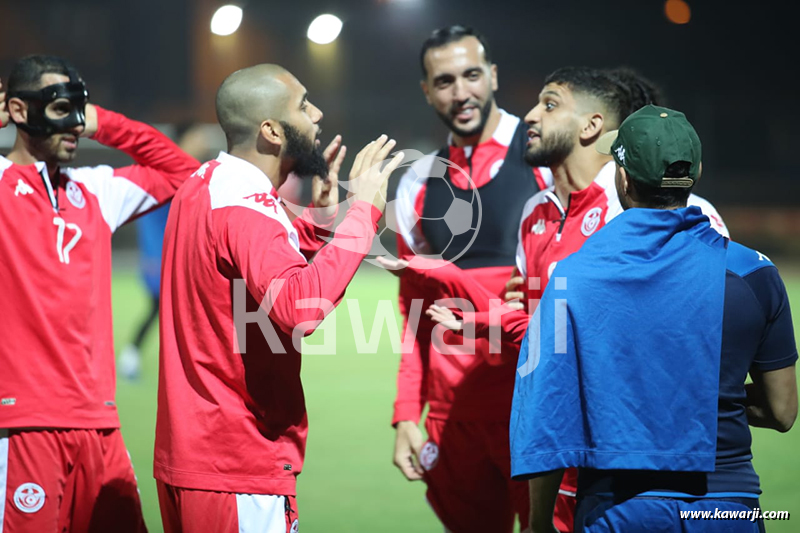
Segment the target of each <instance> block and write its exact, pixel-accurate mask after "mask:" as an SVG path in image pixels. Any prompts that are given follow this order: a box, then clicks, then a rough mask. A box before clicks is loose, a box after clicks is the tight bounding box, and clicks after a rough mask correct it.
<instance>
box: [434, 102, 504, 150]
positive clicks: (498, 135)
mask: <svg viewBox="0 0 800 533" xmlns="http://www.w3.org/2000/svg"><path fill="white" fill-rule="evenodd" d="M499 111H500V122H499V123H498V124H497V128H495V130H494V133H493V134H492V139H494V140H495V141H496V142H498V143H500V144H502V145H503V146H508V145H509V144H511V141H512V140H513V139H514V132H515V131H516V130H517V126H518V125H519V117H515V116H514V115H512V114H510V113H507V112H506V111H505V110H504V109H499ZM447 144H448V146H452V145H453V134H452V133H449V134H448V135H447ZM472 149H473V147H472V146H465V147H464V153H465V154H466V155H467V157H469V156H470V154H471V153H472Z"/></svg>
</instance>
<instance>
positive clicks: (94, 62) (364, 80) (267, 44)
mask: <svg viewBox="0 0 800 533" xmlns="http://www.w3.org/2000/svg"><path fill="white" fill-rule="evenodd" d="M221 3H222V2H220V3H219V4H218V3H216V2H213V1H211V0H138V1H137V2H128V1H125V2H123V1H117V0H107V1H101V0H70V1H63V0H59V1H52V0H29V1H26V2H21V1H18V0H0V5H2V8H3V13H4V19H5V24H4V31H3V32H2V33H1V34H0V77H5V76H7V73H8V71H9V70H10V68H11V65H12V64H13V61H14V60H15V59H16V58H18V57H20V56H22V55H24V54H27V53H34V52H47V53H55V54H59V55H62V56H64V57H67V58H69V59H71V60H72V61H73V62H74V63H75V64H76V66H77V67H78V69H79V70H80V71H81V72H82V74H83V76H84V78H85V79H86V80H87V82H88V84H89V88H90V91H91V93H92V98H93V100H94V101H96V102H99V103H101V104H103V105H105V106H106V107H110V108H114V109H117V110H119V111H122V112H124V113H126V114H129V115H130V116H132V117H134V118H139V119H143V120H147V121H153V122H167V121H176V120H183V119H187V118H193V119H202V120H207V121H213V117H214V115H213V109H212V108H211V104H210V102H212V100H211V98H212V97H213V88H215V87H216V85H217V84H218V83H219V81H221V79H222V78H224V76H225V75H227V74H229V73H230V71H232V70H234V69H235V68H239V67H241V66H245V65H246V64H248V63H243V64H236V61H227V62H220V61H216V62H215V61H214V60H213V58H210V57H208V56H207V55H206V54H208V53H209V48H208V46H205V47H200V46H197V43H198V42H203V41H202V40H204V39H210V34H209V32H208V20H209V17H210V14H209V13H210V12H213V9H214V8H216V7H217V5H220V4H221ZM688 3H689V5H690V6H691V8H692V20H691V22H690V23H689V24H687V25H684V26H678V25H674V24H671V23H669V22H668V21H667V20H666V18H665V16H664V12H663V2H662V1H660V0H652V1H651V0H610V1H606V2H603V1H574V0H566V1H559V2H555V1H548V2H544V1H538V0H530V1H527V2H522V1H508V2H498V1H495V2H464V1H461V2H459V1H454V0H363V1H355V0H311V1H303V2H286V1H285V0H284V1H283V2H272V1H263V0H250V1H249V2H243V3H239V5H241V6H242V7H243V8H244V10H245V15H244V17H245V20H244V22H243V24H242V29H241V30H240V32H241V34H243V35H244V36H246V37H247V41H246V42H242V43H240V46H241V48H240V49H241V50H242V52H241V53H240V54H239V55H237V58H238V61H239V62H243V61H248V62H250V63H257V62H266V61H269V62H277V63H280V64H282V65H284V66H286V67H287V68H288V69H289V70H291V71H292V72H293V73H295V75H296V76H297V77H298V78H299V79H300V80H301V81H302V82H303V83H304V84H305V85H306V87H307V88H308V89H309V93H310V97H311V99H312V101H314V102H315V103H316V104H317V105H318V106H319V107H320V108H322V109H323V111H324V112H325V115H326V118H325V120H324V121H323V129H324V130H325V135H324V136H325V137H326V138H327V137H328V135H329V134H330V135H333V133H335V132H342V133H343V134H344V135H345V138H346V141H347V143H348V144H349V145H351V146H352V147H353V148H355V147H356V146H357V145H359V144H363V143H364V142H366V141H368V140H369V139H371V138H373V137H375V136H377V135H378V134H379V133H381V132H386V133H389V134H390V135H392V136H394V137H396V138H397V139H398V141H399V146H401V147H411V148H418V149H422V150H424V149H429V148H433V147H436V146H438V145H440V144H441V143H442V141H443V139H444V135H445V133H446V132H445V130H444V127H443V126H442V125H441V124H440V123H439V121H438V119H437V118H436V116H435V115H434V114H433V112H432V111H431V110H430V109H429V108H428V106H427V105H426V104H425V101H424V99H423V97H422V94H421V91H420V89H419V77H420V72H419V65H418V53H419V46H420V44H421V43H422V41H423V40H424V39H425V37H426V36H427V35H428V34H429V33H430V32H431V30H433V29H434V28H437V27H439V26H443V25H448V24H453V23H460V24H464V25H472V26H474V27H476V28H477V29H479V30H480V31H482V32H483V33H484V34H485V35H486V36H487V37H488V39H489V42H490V43H491V46H492V53H493V59H494V61H495V62H496V63H497V64H498V67H499V76H500V90H499V91H498V93H497V100H498V103H499V104H500V105H501V106H502V107H504V108H505V109H507V110H508V111H510V112H513V113H515V114H519V115H524V113H525V112H526V111H527V110H528V109H529V108H530V107H531V106H532V105H533V104H534V103H535V101H536V97H537V94H538V92H539V90H540V89H541V86H542V80H543V79H544V77H545V76H546V75H547V74H548V73H549V72H550V71H552V70H554V69H556V68H558V67H561V66H566V65H578V64H584V65H590V66H617V65H628V66H631V67H634V68H636V69H637V70H639V71H640V72H642V73H643V74H644V75H646V76H648V77H649V78H651V79H652V80H653V81H655V82H656V83H658V84H659V85H660V86H661V88H662V89H663V92H664V94H665V96H666V103H667V104H668V105H669V106H670V107H674V108H677V109H680V110H682V111H684V112H685V113H686V114H687V115H688V117H689V119H690V120H691V121H692V122H693V123H694V125H695V127H696V128H697V130H698V132H699V134H700V137H701V139H702V140H703V145H704V169H705V173H704V180H703V181H702V182H701V183H700V185H699V192H700V193H701V194H704V195H706V196H709V197H711V198H713V200H714V201H715V203H717V204H735V205H742V204H752V203H756V204H759V205H784V206H796V205H798V203H800V201H799V200H800V178H798V174H799V173H798V170H800V165H798V163H797V159H796V158H795V157H794V155H795V151H796V150H797V147H798V145H800V134H798V127H797V124H798V122H800V121H799V120H798V119H800V113H798V112H797V110H796V108H795V107H793V106H792V105H791V104H793V103H794V97H795V96H796V94H797V88H796V87H797V86H796V83H795V82H796V79H797V77H798V76H797V74H796V71H797V68H798V67H797V65H798V60H799V59H800V54H798V49H799V48H800V46H798V45H797V44H796V30H795V28H794V23H793V19H792V18H791V17H789V16H788V14H787V9H788V8H786V7H781V6H780V4H779V3H778V2H749V3H748V2H741V1H737V2H721V1H717V0H705V1H699V0H688ZM323 12H331V13H334V14H336V15H338V16H339V17H341V18H342V19H343V20H344V23H345V25H344V29H343V32H342V35H341V37H340V39H339V40H338V41H337V43H336V44H335V46H336V50H335V53H334V54H332V57H331V58H330V59H321V58H319V57H316V56H315V55H314V54H313V53H312V50H311V47H310V46H309V43H308V41H307V40H306V38H305V30H306V28H307V25H308V23H309V22H310V21H311V20H312V19H313V18H314V17H315V16H316V15H317V14H320V13H323ZM217 39H218V40H219V39H224V38H217ZM209 65H212V66H209Z"/></svg>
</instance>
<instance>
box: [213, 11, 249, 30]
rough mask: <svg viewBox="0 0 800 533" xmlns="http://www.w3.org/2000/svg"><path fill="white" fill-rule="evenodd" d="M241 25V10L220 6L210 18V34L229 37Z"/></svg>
mask: <svg viewBox="0 0 800 533" xmlns="http://www.w3.org/2000/svg"><path fill="white" fill-rule="evenodd" d="M241 23H242V8H241V7H239V6H234V5H227V6H222V7H221V8H219V9H217V11H216V13H214V16H213V17H211V32H212V33H214V34H216V35H230V34H232V33H233V32H235V31H236V30H238V29H239V24H241Z"/></svg>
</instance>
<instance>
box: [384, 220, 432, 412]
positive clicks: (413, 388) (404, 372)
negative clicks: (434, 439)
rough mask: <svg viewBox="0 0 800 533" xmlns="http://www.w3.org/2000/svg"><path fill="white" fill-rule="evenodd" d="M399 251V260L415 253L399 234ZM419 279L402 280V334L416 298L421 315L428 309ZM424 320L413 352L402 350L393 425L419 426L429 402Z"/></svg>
mask: <svg viewBox="0 0 800 533" xmlns="http://www.w3.org/2000/svg"><path fill="white" fill-rule="evenodd" d="M397 251H398V255H399V256H400V257H403V256H405V255H409V254H412V252H411V249H410V248H409V247H408V245H407V244H406V242H405V240H404V239H403V237H402V236H400V235H398V239H397ZM419 281H420V279H419V278H414V277H411V276H402V277H401V278H400V297H399V302H398V306H399V308H400V313H402V315H403V331H404V332H405V331H406V328H407V327H408V311H409V309H410V308H411V305H412V301H413V300H414V299H422V300H423V305H422V308H421V312H422V313H424V312H425V309H426V308H427V304H428V299H427V298H426V297H425V296H426V289H425V287H424V286H423V285H420V283H419ZM423 318H424V317H421V318H420V320H419V322H418V324H419V325H418V327H417V331H416V334H415V335H414V343H413V344H412V346H411V350H410V351H408V350H406V349H405V348H403V349H402V353H401V357H400V370H399V371H398V373H397V397H396V398H395V401H394V415H393V416H392V425H394V424H397V423H398V422H401V421H403V420H411V421H412V422H414V423H418V422H419V419H420V417H421V416H422V410H423V409H424V408H425V403H426V401H427V398H426V393H427V391H428V362H429V357H430V346H431V332H432V330H433V323H432V322H431V321H430V320H424V319H423Z"/></svg>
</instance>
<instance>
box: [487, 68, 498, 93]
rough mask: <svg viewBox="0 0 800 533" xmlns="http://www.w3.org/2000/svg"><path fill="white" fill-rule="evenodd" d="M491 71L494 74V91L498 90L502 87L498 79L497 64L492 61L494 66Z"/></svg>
mask: <svg viewBox="0 0 800 533" xmlns="http://www.w3.org/2000/svg"><path fill="white" fill-rule="evenodd" d="M489 72H490V74H491V76H492V92H496V91H497V89H498V88H499V87H500V85H499V84H498V81H497V65H495V64H494V63H492V66H491V68H490V69H489Z"/></svg>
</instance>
